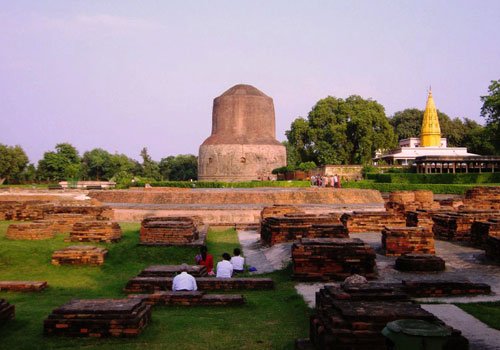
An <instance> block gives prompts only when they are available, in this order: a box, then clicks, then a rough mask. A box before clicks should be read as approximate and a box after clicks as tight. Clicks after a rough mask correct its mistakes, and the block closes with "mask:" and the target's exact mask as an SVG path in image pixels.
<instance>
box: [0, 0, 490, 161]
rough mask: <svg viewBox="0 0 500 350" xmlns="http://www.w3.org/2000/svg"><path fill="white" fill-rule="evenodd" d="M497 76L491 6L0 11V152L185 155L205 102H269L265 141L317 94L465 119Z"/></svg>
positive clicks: (236, 4)
mask: <svg viewBox="0 0 500 350" xmlns="http://www.w3.org/2000/svg"><path fill="white" fill-rule="evenodd" d="M493 79H500V1H498V0H492V1H486V0H481V1H472V0H471V1H435V0H434V1H429V0H424V1H422V0H419V1H416V0H415V1H404V0H392V1H374V0H366V1H347V0H346V1H291V0H284V1H269V0H265V1H264V0H262V1H255V0H253V1H234V0H230V1H216V0H211V1H186V0H181V1H160V0H157V1H123V0H120V1H118V0H116V1H89V0H87V1H67V0H60V1H41V0H32V1H22V0H15V1H7V0H0V143H3V144H8V145H15V144H19V145H21V146H22V147H23V148H24V149H25V151H26V152H27V153H28V156H29V157H30V160H31V161H32V162H36V161H38V159H40V158H41V157H42V155H43V153H44V152H45V151H48V150H52V149H53V148H54V146H55V144H56V143H59V142H70V143H72V144H73V145H74V146H76V147H77V148H78V150H79V151H80V154H83V152H84V151H87V150H90V149H92V148H96V147H101V148H104V149H106V150H108V151H110V152H115V151H116V152H119V153H125V154H127V155H128V156H130V157H132V158H136V159H138V158H139V152H140V150H141V148H142V147H144V146H145V147H147V148H148V149H149V152H150V154H151V155H152V157H153V159H155V160H160V158H162V157H166V156H169V155H176V154H187V153H192V154H196V155H197V154H198V147H199V145H200V144H201V143H202V142H203V140H204V139H205V138H207V137H208V136H209V135H210V131H211V112H212V101H213V98H215V97H216V96H218V95H220V94H221V93H223V92H224V91H225V90H227V89H228V88H230V87H231V86H233V85H235V84H238V83H247V84H251V85H254V86H255V87H257V88H258V89H260V90H262V91H263V92H264V93H266V94H267V95H269V96H271V97H273V99H274V104H275V109H276V133H277V135H276V136H277V139H278V140H280V141H282V140H284V139H285V130H287V129H288V128H289V127H290V123H291V122H292V121H293V120H294V119H295V118H296V117H297V116H306V115H307V113H308V112H309V111H310V109H311V107H312V106H313V105H314V104H315V103H316V102H317V101H318V100H319V99H321V98H324V97H326V96H328V95H332V96H336V97H341V98H346V97H348V96H349V95H351V94H358V95H361V96H362V97H364V98H369V97H371V98H373V99H375V100H377V101H378V102H380V103H381V104H382V105H384V106H385V108H386V113H387V115H388V116H390V115H392V114H393V113H394V112H396V111H398V110H402V109H405V108H410V107H417V108H420V109H423V108H424V107H425V100H426V95H427V88H428V86H429V85H432V90H433V94H434V98H435V101H436V104H437V107H438V108H439V109H440V110H441V111H443V112H445V113H447V114H448V115H450V116H451V117H469V118H472V119H474V120H477V121H479V122H480V123H484V121H483V120H482V118H481V117H480V116H479V113H480V108H481V102H480V99H479V96H481V95H485V94H486V93H487V87H488V85H489V82H490V80H493Z"/></svg>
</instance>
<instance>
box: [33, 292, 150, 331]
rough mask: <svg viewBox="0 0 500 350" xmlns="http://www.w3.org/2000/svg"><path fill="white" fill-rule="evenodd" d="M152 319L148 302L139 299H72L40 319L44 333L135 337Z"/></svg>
mask: <svg viewBox="0 0 500 350" xmlns="http://www.w3.org/2000/svg"><path fill="white" fill-rule="evenodd" d="M150 321H151V305H149V304H146V303H145V302H144V301H142V300H141V299H138V298H137V299H133V298H129V299H94V300H78V299H76V300H71V301H70V302H68V303H66V304H64V305H63V306H61V307H58V308H57V309H54V310H53V311H52V313H51V314H50V315H49V316H48V318H46V319H45V320H44V322H43V333H44V335H50V336H52V335H63V336H71V337H99V338H100V337H136V336H138V335H139V334H140V333H141V332H142V331H143V330H144V328H146V326H147V325H148V324H149V322H150Z"/></svg>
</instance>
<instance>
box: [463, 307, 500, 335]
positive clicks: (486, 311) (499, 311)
mask: <svg viewBox="0 0 500 350" xmlns="http://www.w3.org/2000/svg"><path fill="white" fill-rule="evenodd" d="M456 306H458V307H459V308H461V309H462V310H464V311H465V312H467V313H469V314H471V315H472V316H474V317H475V318H477V319H478V320H481V321H482V322H483V323H486V324H487V325H488V326H490V327H491V328H495V329H498V330H500V301H495V302H491V303H472V304H456Z"/></svg>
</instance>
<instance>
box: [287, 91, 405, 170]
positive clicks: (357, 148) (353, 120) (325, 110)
mask: <svg viewBox="0 0 500 350" xmlns="http://www.w3.org/2000/svg"><path fill="white" fill-rule="evenodd" d="M286 136H287V139H288V142H289V143H290V145H291V146H293V147H294V148H295V149H296V150H297V152H298V154H299V156H300V161H301V162H308V161H313V162H315V163H316V164H319V165H324V164H368V163H370V162H371V160H372V158H373V157H374V156H375V152H376V151H377V150H384V149H388V148H391V147H393V146H394V145H395V137H394V131H393V129H392V127H391V126H390V124H389V121H388V119H387V117H386V115H385V111H384V107H383V106H382V105H380V104H379V103H378V102H376V101H373V100H371V99H367V100H365V99H363V98H361V97H360V96H356V95H353V96H350V97H348V98H347V99H345V100H343V99H340V98H336V97H332V96H329V97H327V98H324V99H322V100H319V101H318V102H317V103H316V105H315V106H314V107H313V109H312V110H311V111H310V112H309V115H308V116H307V119H304V118H301V117H299V118H297V119H295V120H294V121H293V122H292V125H291V128H290V130H288V131H287V132H286Z"/></svg>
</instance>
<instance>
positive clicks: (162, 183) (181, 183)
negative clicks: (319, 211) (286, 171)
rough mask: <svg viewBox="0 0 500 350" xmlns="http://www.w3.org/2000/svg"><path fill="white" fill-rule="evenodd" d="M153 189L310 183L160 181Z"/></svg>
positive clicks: (303, 184)
mask: <svg viewBox="0 0 500 350" xmlns="http://www.w3.org/2000/svg"><path fill="white" fill-rule="evenodd" d="M145 185H146V183H145V182H136V183H134V184H132V187H144V186H145ZM149 185H151V186H152V187H181V188H255V187H309V186H311V183H310V182H309V181H246V182H209V181H193V182H191V181H158V182H150V183H149Z"/></svg>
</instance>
